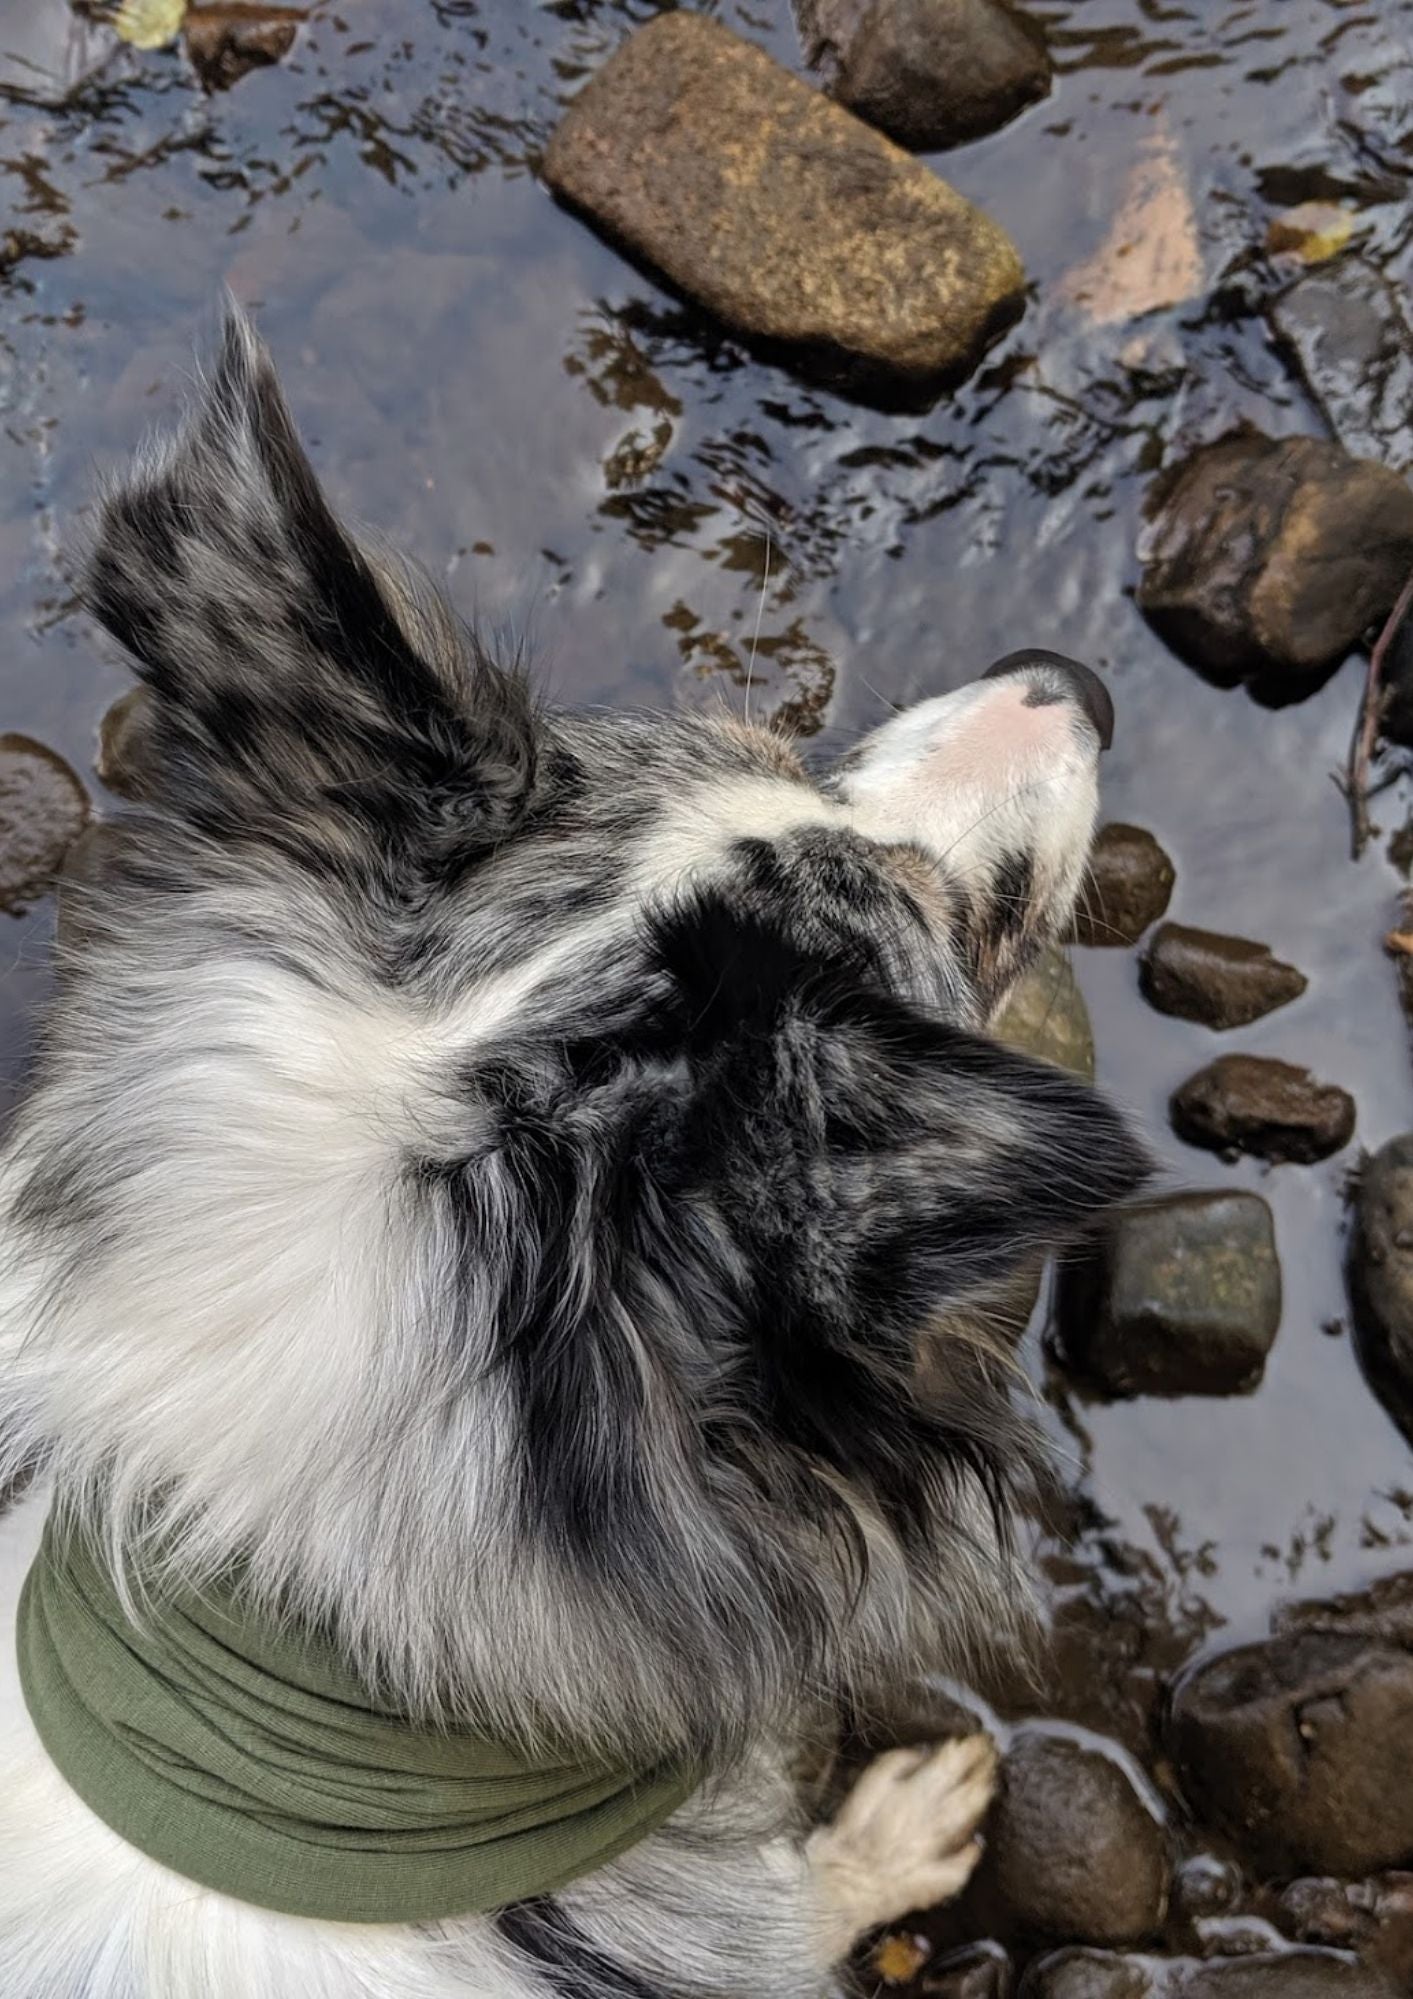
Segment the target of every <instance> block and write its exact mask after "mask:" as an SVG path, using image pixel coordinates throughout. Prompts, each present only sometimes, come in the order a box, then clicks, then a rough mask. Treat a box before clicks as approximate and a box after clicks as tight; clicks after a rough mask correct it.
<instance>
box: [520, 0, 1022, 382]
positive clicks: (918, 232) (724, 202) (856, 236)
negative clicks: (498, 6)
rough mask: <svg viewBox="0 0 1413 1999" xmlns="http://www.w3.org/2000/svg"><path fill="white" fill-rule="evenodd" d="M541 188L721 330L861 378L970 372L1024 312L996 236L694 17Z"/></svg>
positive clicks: (1015, 268)
mask: <svg viewBox="0 0 1413 1999" xmlns="http://www.w3.org/2000/svg"><path fill="white" fill-rule="evenodd" d="M544 174H545V179H546V180H547V181H548V183H549V185H550V186H551V187H552V188H553V189H554V190H555V192H556V193H558V194H560V195H562V196H563V197H564V198H565V199H566V200H567V201H570V202H572V203H574V204H575V205H576V206H578V207H580V208H582V209H585V210H587V211H588V213H589V214H590V215H591V216H593V217H594V219H595V220H596V221H597V222H599V223H600V224H601V225H602V226H603V227H604V228H605V229H606V230H607V231H608V232H609V233H610V234H612V235H614V236H615V237H618V238H620V239H621V240H623V241H624V242H625V243H627V244H628V245H629V246H630V248H632V249H633V250H635V251H637V252H638V253H639V254H640V255H641V256H643V257H645V258H646V259H647V260H648V261H649V262H650V263H653V264H655V265H656V266H657V267H658V268H659V269H661V270H662V271H663V272H665V273H666V275H667V276H668V277H669V278H671V279H672V280H673V282H674V283H676V284H677V285H679V286H680V287H681V288H682V290H683V291H685V292H687V293H688V294H690V295H691V296H692V297H693V298H696V299H698V300H700V301H701V303H702V304H703V305H705V306H707V307H709V308H710V309H711V310H712V311H713V312H715V313H717V314H718V315H719V316H720V317H721V318H722V319H723V320H725V321H726V322H727V323H728V324H730V325H732V326H735V327H737V328H739V329H740V330H741V331H742V332H743V333H746V334H748V335H751V336H753V337H755V338H757V339H761V340H766V341H770V342H782V343H785V344H786V345H787V346H789V347H791V348H794V349H797V350H803V352H804V353H806V354H807V355H812V356H814V357H816V358H818V359H820V360H825V361H829V362H832V363H834V364H836V365H838V364H844V365H846V366H850V367H854V368H858V369H862V370H863V371H864V373H865V374H873V373H875V372H876V373H878V374H880V375H882V376H887V377H892V378H896V379H901V380H902V381H903V382H905V383H912V384H919V383H923V382H930V381H935V380H937V379H938V378H941V377H944V376H952V375H955V374H957V373H960V372H961V371H963V370H965V369H967V368H969V367H971V366H972V365H974V364H975V362H976V361H977V360H978V358H979V357H980V355H981V353H982V351H983V350H984V349H985V347H986V346H987V344H988V342H989V341H990V339H991V337H992V336H993V334H994V333H995V332H996V331H997V330H998V329H999V328H1000V327H1001V326H1002V325H1003V324H1005V323H1006V321H1007V320H1009V319H1011V318H1013V317H1014V316H1015V314H1016V312H1017V311H1018V310H1019V309H1020V305H1021V301H1022V295H1023V287H1024V274H1023V272H1022V270H1021V265H1020V259H1019V257H1018V256H1017V254H1016V251H1015V248H1014V246H1013V245H1012V244H1011V242H1010V239H1009V238H1008V237H1007V236H1006V235H1005V234H1004V232H1003V231H1002V230H1001V229H999V228H998V227H997V226H996V224H995V223H993V222H992V221H990V220H989V218H988V217H986V216H984V215H983V214H981V213H980V211H979V210H978V209H975V208H973V207H972V206H971V204H970V203H969V202H967V201H964V200H963V199H962V197H961V196H960V195H958V194H956V193H955V192H954V191H953V190H952V189H951V188H950V187H948V186H947V185H946V183H945V182H944V181H942V180H939V179H938V177H937V176H936V175H935V174H933V173H932V172H930V171H929V170H928V169H927V168H926V167H924V166H921V165H919V164H918V162H917V161H916V160H912V159H909V158H908V157H907V155H906V154H904V153H901V152H900V151H899V150H898V149H897V148H896V147H895V146H893V145H891V144H890V143H889V142H888V140H886V139H884V138H883V137H882V136H881V135H880V134H879V133H877V132H874V131H873V130H871V128H870V127H868V126H867V125H865V124H863V123H862V122H861V121H860V120H859V119H857V118H855V117H853V116H852V114H851V113H849V112H847V111H845V110H844V109H843V108H842V107H841V106H840V105H837V104H833V103H831V102H830V101H829V100H828V99H827V98H825V97H822V96H821V95H820V94H819V92H818V91H814V90H811V89H810V88H809V86H808V85H807V84H804V83H802V82H801V81H800V80H799V79H798V78H797V77H793V76H791V75H790V74H789V72H788V71H787V70H784V69H782V68H781V67H780V65H779V64H778V63H775V62H773V61H772V60H771V58H770V57H769V56H767V55H766V54H765V53H764V52H763V51H762V50H760V49H758V48H756V47H754V46H753V45H752V44H751V43H749V42H745V41H742V40H741V39H740V38H739V37H738V36H736V35H734V34H732V33H731V32H730V31H729V30H728V29H726V28H724V27H722V26H721V25H720V24H719V23H717V22H714V21H711V20H707V19H704V18H703V17H701V16H699V15H695V14H690V13H685V12H684V13H669V14H664V15H661V16H659V17H658V18H657V19H655V20H653V21H650V22H649V23H648V24H647V26H646V27H643V28H640V29H639V30H638V31H637V33H636V34H633V35H631V36H630V37H629V38H628V40H627V41H626V42H624V43H623V45H622V46H621V48H620V49H619V50H618V51H617V53H616V54H615V55H614V56H612V57H611V58H610V60H609V61H608V62H607V63H606V64H605V65H604V67H603V68H602V69H601V70H600V71H599V72H598V73H597V75H596V76H594V77H593V78H592V79H591V81H590V82H589V83H588V84H587V85H586V87H585V88H584V90H583V91H581V93H580V94H579V96H578V97H577V98H576V99H575V100H574V103H573V104H572V105H571V106H570V108H569V110H568V112H567V113H566V114H565V117H564V119H563V120H562V122H561V124H560V126H559V129H558V130H557V131H556V133H555V135H554V138H553V139H552V141H551V143H550V146H549V150H548V152H547V154H546V156H545V161H544Z"/></svg>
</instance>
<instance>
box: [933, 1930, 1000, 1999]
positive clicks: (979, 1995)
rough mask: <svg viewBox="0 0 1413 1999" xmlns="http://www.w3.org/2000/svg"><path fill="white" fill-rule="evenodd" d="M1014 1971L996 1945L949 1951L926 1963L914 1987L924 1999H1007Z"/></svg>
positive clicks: (989, 1944) (988, 1944)
mask: <svg viewBox="0 0 1413 1999" xmlns="http://www.w3.org/2000/svg"><path fill="white" fill-rule="evenodd" d="M1015 1989H1016V1986H1015V1971H1014V1968H1013V1966H1012V1964H1011V1960H1010V1958H1009V1956H1008V1955H1007V1953H1006V1952H1005V1951H1004V1950H1002V1948H1001V1946H1000V1945H999V1944H994V1943H983V1944H978V1945H977V1946H976V1947H975V1948H974V1949H971V1950H961V1951H951V1952H949V1953H948V1955H947V1956H946V1957H942V1958H938V1959H937V1960H936V1962H935V1963H933V1964H930V1965H929V1966H928V1968H927V1970H926V1972H925V1973H924V1975H923V1977H922V1980H921V1982H920V1983H919V1985H918V1990H919V1992H922V1993H926V1994H927V1999H1011V1994H1012V1993H1013V1992H1014V1991H1015Z"/></svg>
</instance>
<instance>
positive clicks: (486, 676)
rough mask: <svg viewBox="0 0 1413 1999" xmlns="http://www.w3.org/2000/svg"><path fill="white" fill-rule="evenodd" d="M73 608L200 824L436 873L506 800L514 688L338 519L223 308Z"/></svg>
mask: <svg viewBox="0 0 1413 1999" xmlns="http://www.w3.org/2000/svg"><path fill="white" fill-rule="evenodd" d="M87 600H88V603H89V605H90V607H91V608H92V610H93V612H94V613H95V615H96V616H97V617H98V618H99V619H100V620H101V621H102V623H103V624H104V625H106V626H107V628H108V630H109V631H110V632H112V633H113V634H114V636H115V637H116V638H118V639H120V640H121V641H122V643H123V644H124V645H125V646H126V647H127V648H128V650H129V651H130V652H131V653H132V654H133V656H134V658H135V660H136V661H137V664H138V669H139V671H140V673H141V674H142V677H143V678H144V679H145V680H146V681H147V683H148V684H149V686H150V687H151V688H152V690H153V694H154V696H155V714H154V739H153V742H152V745H151V748H152V761H153V766H154V770H155V773H156V779H157V783H158V786H159V789H160V793H161V796H162V799H163V802H164V803H165V804H166V805H168V806H169V807H174V808H175V809H177V810H178V811H181V812H183V813H184V814H186V815H187V816H189V817H190V818H192V819H193V820H194V821H195V822H196V823H197V824H198V825H200V826H201V827H202V828H203V830H205V831H208V832H210V833H213V834H215V835H216V836H218V837H225V838H245V839H260V840H269V839H273V840H277V841H278V842H279V843H280V844H281V845H282V846H284V847H285V849H286V850H287V851H288V852H289V853H290V854H291V855H293V857H295V858H297V859H300V860H302V861H305V862H307V863H310V864H313V865H319V864H324V865H328V864H334V865H338V866H341V867H343V868H347V867H348V866H349V865H350V862H354V863H356V861H357V857H358V854H359V853H360V851H361V852H362V853H364V854H367V855H370V857H371V856H372V855H374V854H376V856H377V863H378V865H379V866H381V867H383V868H386V867H387V866H388V865H389V864H390V863H392V864H394V866H395V871H399V872H400V871H402V870H404V869H406V868H409V867H410V868H412V869H415V870H420V871H426V872H430V873H432V874H435V873H436V872H437V871H438V870H440V869H445V868H447V867H449V866H454V865H455V864H456V861H457V858H458V857H459V856H461V855H463V854H465V853H466V852H468V851H471V850H474V849H475V848H477V847H478V846H481V845H484V844H485V843H487V842H490V841H494V840H498V839H502V838H504V836H505V834H506V833H507V832H508V831H509V830H510V827H511V826H512V825H513V823H514V821H515V819H516V817H517V816H518V814H519V812H520V811H521V810H522V808H523V805H524V801H525V798H526V796H527V793H528V791H529V789H530V786H531V784H532V782H533V777H534V766H535V731H534V716H533V709H532V706H531V703H530V701H529V697H528V695H527V693H526V691H525V689H524V688H523V686H522V685H521V684H520V682H519V680H518V679H517V678H515V677H514V676H510V675H506V674H503V673H501V672H499V671H498V670H496V669H495V668H494V667H493V666H492V665H491V664H490V663H489V662H488V661H487V660H486V659H485V658H484V657H483V656H482V655H481V653H480V651H479V648H477V647H476V646H475V644H474V643H473V642H472V640H471V639H470V637H469V636H468V635H467V634H466V633H465V632H464V631H462V630H461V628H460V627H459V626H458V625H457V623H456V621H455V620H454V619H453V618H452V616H451V614H450V613H449V612H448V611H447V610H446V608H445V606H444V605H443V604H442V603H441V601H440V600H439V599H438V598H437V596H436V594H435V592H434V591H432V590H431V588H430V586H429V585H427V584H426V583H425V581H424V580H422V579H420V578H418V577H417V576H416V574H415V573H414V572H413V571H412V570H411V569H410V568H406V567H404V566H403V565H401V564H400V563H398V562H397V561H396V560H395V559H393V558H386V559H384V558H381V557H379V558H378V559H377V561H376V567H375V563H374V562H373V561H370V559H369V557H368V555H367V554H366V553H365V551H364V550H363V549H361V548H360V547H359V546H358V544H357V543H356V542H355V541H354V540H353V539H352V538H351V537H350V536H349V535H348V534H347V533H346V532H345V530H344V529H343V528H342V527H340V525H339V523H338V522H337V521H336V520H335V518H334V516H333V514H332V513H331V512H330V509H329V507H328V504H327V502H326V501H325V499H324V496H323V494H322V493H321V492H320V490H319V486H318V482H317V480H316V479H315V477H314V473H313V471H312V469H311V467H310V464H309V461H308V459H307V458H306V457H305V455H304V452H303V450H302V449H301V447H300V443H299V440H298V438H297V436H296V434H295V430H294V426H293V423H292V422H291V419H290V415H289V411H288V409H287V408H286V406H285V403H284V399H283V397H282V396H281V394H280V390H279V386H278V384H277V382H276V380H275V375H274V370H273V368H272V366H271V363H270V360H269V356H268V355H267V354H266V352H265V350H264V348H263V347H262V346H261V345H260V343H259V341H258V340H257V339H256V337H255V335H254V333H253V332H252V330H251V328H250V326H249V325H248V323H247V322H246V320H245V319H244V318H243V317H242V316H241V315H240V313H239V312H237V311H236V310H234V309H232V310H231V312H230V313H229V315H228V318H227V321H226V325H225V331H224V337H223V341H222V345H221V351H220V356H219V359H218V361H217V363H216V366H215V369H214V371H213V372H212V374H211V376H210V379H209V381H208V382H207V383H206V385H205V388H204V393H203V396H202V400H201V402H200V405H199V407H198V408H197V410H196V411H195V413H194V415H193V417H192V419H191V420H190V422H189V423H188V425H187V427H186V429H185V430H184V431H183V432H182V433H181V435H180V436H179V437H178V438H177V439H176V440H175V441H174V442H172V443H171V444H169V445H167V446H165V447H161V448H159V449H157V450H155V451H153V452H150V453H149V454H148V455H146V456H144V457H142V458H140V459H139V460H138V462H137V464H136V465H135V467H134V468H133V470H132V471H131V473H130V474H129V476H128V477H127V479H126V481H125V482H124V483H123V484H122V485H120V486H119V488H118V489H117V490H116V491H115V492H113V493H111V494H110V495H109V496H108V497H107V499H106V500H105V502H104V505H103V507H102V511H101V517H100V522H99V528H98V534H97V539H96V543H95V546H94V549H93V553H92V557H91V560H90V563H89V570H88V579H87ZM397 864H401V866H400V868H399V867H398V866H397Z"/></svg>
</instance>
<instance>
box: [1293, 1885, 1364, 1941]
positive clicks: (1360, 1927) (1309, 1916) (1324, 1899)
mask: <svg viewBox="0 0 1413 1999" xmlns="http://www.w3.org/2000/svg"><path fill="white" fill-rule="evenodd" d="M1359 1886H1360V1884H1358V1883H1355V1882H1349V1881H1335V1880H1332V1879H1331V1878H1330V1876H1329V1875H1327V1874H1324V1875H1303V1876H1302V1877H1301V1878H1300V1880H1298V1881H1291V1882H1289V1883H1287V1885H1286V1886H1285V1887H1284V1888H1283V1889H1282V1890H1281V1897H1280V1902H1279V1905H1278V1909H1279V1915H1280V1921H1281V1927H1282V1929H1283V1930H1284V1931H1285V1933H1286V1935H1287V1936H1289V1937H1293V1938H1294V1939H1295V1941H1296V1942H1297V1943H1318V1944H1325V1945H1328V1946H1330V1947H1331V1948H1333V1949H1336V1950H1354V1949H1357V1948H1358V1946H1359V1945H1360V1944H1362V1943H1364V1942H1365V1941H1366V1940H1367V1939H1368V1938H1369V1937H1371V1936H1372V1935H1373V1933H1374V1912H1373V1908H1372V1907H1361V1906H1360V1905H1359V1899H1357V1898H1358V1897H1359Z"/></svg>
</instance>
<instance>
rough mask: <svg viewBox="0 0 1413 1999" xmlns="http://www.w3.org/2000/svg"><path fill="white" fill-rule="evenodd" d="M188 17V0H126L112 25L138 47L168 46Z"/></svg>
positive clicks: (159, 47) (123, 37)
mask: <svg viewBox="0 0 1413 1999" xmlns="http://www.w3.org/2000/svg"><path fill="white" fill-rule="evenodd" d="M185 19H186V0H123V4H122V5H121V6H120V7H119V9H118V11H117V13H116V14H114V16H113V26H114V28H115V30H116V31H117V33H118V34H119V36H121V38H122V40H123V41H125V42H131V43H132V45H133V47H134V48H135V49H165V48H168V47H170V45H171V44H172V43H173V42H174V41H175V40H176V39H177V36H178V35H179V34H180V33H181V28H182V22H183V21H184V20H185Z"/></svg>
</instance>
